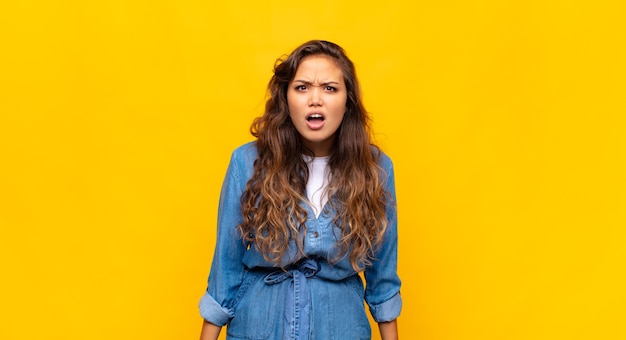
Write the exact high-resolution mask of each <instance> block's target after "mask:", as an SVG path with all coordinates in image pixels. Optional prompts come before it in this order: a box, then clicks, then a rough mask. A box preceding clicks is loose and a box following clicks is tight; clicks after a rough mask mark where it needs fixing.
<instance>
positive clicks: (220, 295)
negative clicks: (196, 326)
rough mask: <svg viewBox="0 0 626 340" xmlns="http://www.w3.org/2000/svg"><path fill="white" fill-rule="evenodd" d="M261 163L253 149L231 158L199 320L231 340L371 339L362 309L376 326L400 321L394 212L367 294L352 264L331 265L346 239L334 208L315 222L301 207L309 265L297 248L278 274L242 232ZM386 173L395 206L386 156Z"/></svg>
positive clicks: (368, 271) (367, 271) (383, 158)
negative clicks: (248, 191)
mask: <svg viewBox="0 0 626 340" xmlns="http://www.w3.org/2000/svg"><path fill="white" fill-rule="evenodd" d="M256 157H257V151H256V146H255V144H254V142H251V143H248V144H245V145H243V146H241V147H239V148H237V149H236V150H235V151H234V152H233V154H232V157H231V160H230V164H229V166H228V171H227V173H226V178H225V180H224V183H223V186H222V192H221V195H220V203H219V211H218V235H217V244H216V247H215V254H214V256H213V264H212V266H211V272H210V274H209V282H208V288H207V291H206V293H205V295H204V296H203V297H202V299H201V300H200V314H201V315H202V317H203V318H204V319H205V320H207V321H209V322H211V323H213V324H216V325H219V326H223V325H228V328H227V339H232V340H236V339H301V340H304V339H306V340H313V339H324V340H327V339H370V337H371V329H370V325H369V321H368V319H367V316H366V314H365V308H364V304H363V301H365V302H367V304H368V306H369V309H370V312H371V314H372V316H373V318H374V320H376V321H378V322H383V321H391V320H394V319H395V318H397V317H398V315H399V314H400V309H401V308H402V300H401V298H400V279H399V277H398V275H397V273H396V267H397V245H398V242H397V240H398V235H397V216H396V209H395V205H393V204H389V205H388V209H387V215H388V219H389V225H388V229H387V231H386V233H385V235H384V237H385V239H384V243H383V245H382V246H381V247H380V248H379V249H378V251H377V253H376V260H375V261H374V262H373V263H372V265H371V266H369V267H367V268H366V269H365V271H364V277H365V280H366V288H364V286H363V282H362V280H361V277H360V276H359V275H358V273H357V272H355V271H354V269H353V268H352V266H351V265H350V262H349V260H348V259H347V258H346V257H344V258H342V259H341V260H339V262H336V263H334V264H332V265H331V264H329V263H328V261H327V259H328V258H329V256H330V257H333V255H334V254H335V253H334V251H335V248H334V246H335V243H336V240H337V239H338V237H340V236H341V231H340V230H339V228H337V227H336V226H334V225H333V223H332V221H333V216H334V212H333V211H332V209H331V208H330V205H326V207H325V209H324V211H323V212H322V213H321V214H320V215H319V217H317V218H316V217H315V214H314V213H313V211H312V209H311V207H310V206H309V205H308V204H305V203H303V207H305V208H306V209H307V212H308V216H309V217H308V220H307V222H306V235H304V236H305V237H304V252H305V255H306V258H304V259H303V258H301V255H299V254H298V252H297V248H296V245H295V243H294V242H292V243H290V248H289V251H288V253H287V254H286V255H285V257H284V259H283V264H284V267H285V269H281V268H276V267H275V266H274V265H273V264H271V263H268V262H267V261H265V260H264V259H263V256H262V255H261V253H259V252H258V251H257V250H256V249H255V248H254V246H253V245H248V244H245V243H244V242H243V241H242V239H241V237H240V236H239V235H238V234H237V230H236V226H237V225H238V224H239V223H241V221H242V217H241V203H240V197H241V194H242V193H243V191H244V189H245V186H246V183H247V181H248V179H249V178H250V177H251V176H252V173H253V163H254V160H255V159H256ZM380 166H381V167H382V169H383V170H384V171H385V173H386V176H387V182H386V186H387V190H389V191H390V192H391V194H392V198H393V200H395V186H394V174H393V165H392V162H391V160H390V159H389V158H388V157H387V156H386V155H384V154H382V155H381V160H380Z"/></svg>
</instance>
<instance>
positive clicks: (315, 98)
mask: <svg viewBox="0 0 626 340" xmlns="http://www.w3.org/2000/svg"><path fill="white" fill-rule="evenodd" d="M320 105H322V97H321V95H320V89H319V87H313V88H312V89H311V91H309V106H320Z"/></svg>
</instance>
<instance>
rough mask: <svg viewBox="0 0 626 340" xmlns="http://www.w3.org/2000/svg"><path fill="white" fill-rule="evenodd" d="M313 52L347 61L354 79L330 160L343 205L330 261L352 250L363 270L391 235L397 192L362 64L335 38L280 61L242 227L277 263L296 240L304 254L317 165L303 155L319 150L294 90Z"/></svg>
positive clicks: (335, 198) (347, 74) (335, 204)
mask: <svg viewBox="0 0 626 340" xmlns="http://www.w3.org/2000/svg"><path fill="white" fill-rule="evenodd" d="M312 55H324V56H328V57H330V58H332V59H333V60H334V61H335V62H336V64H337V65H338V66H339V67H340V68H341V71H342V72H343V78H344V81H345V85H346V90H347V101H346V112H345V115H344V118H343V121H342V123H341V125H340V126H339V128H338V130H337V132H336V134H335V140H334V143H333V147H332V150H331V153H330V155H329V160H328V165H329V168H330V181H329V184H328V187H327V189H326V194H327V195H328V197H329V203H330V205H331V207H332V208H333V209H334V210H335V211H336V215H335V217H334V224H335V226H336V227H338V228H339V229H340V230H341V237H340V238H339V239H338V240H337V246H336V248H335V249H336V250H338V251H336V252H335V255H333V256H332V258H330V259H329V261H330V262H331V263H332V262H335V261H338V260H340V259H341V258H343V257H344V256H349V260H350V264H351V265H352V267H353V268H354V269H355V270H357V271H358V270H361V269H363V268H364V266H367V265H370V264H371V261H372V260H374V253H375V250H376V248H377V247H378V246H379V245H380V244H381V243H382V241H383V234H384V232H385V230H386V228H387V214H386V207H387V204H389V202H390V195H389V193H388V192H387V191H386V190H385V186H384V182H385V180H386V178H385V174H384V171H382V169H381V168H380V166H379V165H378V161H379V158H380V150H379V148H378V147H376V146H375V145H373V144H372V142H371V139H372V138H371V130H370V118H369V116H368V114H367V111H366V110H365V108H364V106H363V103H362V101H361V90H360V86H359V82H358V81H357V77H356V73H355V69H354V65H353V63H352V61H350V59H348V57H347V56H346V53H345V51H344V50H343V49H342V48H341V47H340V46H338V45H336V44H334V43H331V42H328V41H321V40H313V41H309V42H306V43H304V44H303V45H301V46H299V47H298V48H296V49H295V50H294V51H293V52H292V53H291V54H290V55H289V56H287V57H286V58H285V57H283V58H281V59H279V60H278V61H277V62H276V64H275V65H274V75H273V76H272V78H271V80H270V82H269V85H268V92H269V99H268V100H267V102H266V105H265V113H264V114H263V115H262V116H260V117H258V118H256V119H255V120H254V122H253V123H252V126H251V128H250V132H251V133H252V135H253V136H255V137H256V138H257V141H256V147H257V150H258V158H257V159H256V161H255V162H254V174H253V176H252V177H251V178H250V180H249V181H248V183H247V186H246V189H245V191H244V193H243V195H242V196H241V203H242V214H243V222H242V223H241V224H240V225H239V226H238V228H239V231H240V232H241V235H242V237H243V238H244V240H245V241H246V242H250V243H252V244H254V247H256V249H257V250H259V251H260V252H261V254H263V257H264V258H265V260H266V261H269V262H271V263H273V264H275V265H278V266H284V265H285V263H283V261H284V256H285V253H286V251H287V249H288V243H289V241H290V240H294V241H295V244H296V245H297V248H298V251H299V252H300V253H301V254H303V240H304V235H306V226H305V221H306V220H307V212H306V209H305V208H304V207H303V206H302V203H303V202H307V199H306V193H305V190H306V189H305V188H306V183H307V180H308V176H309V172H308V171H309V170H308V167H307V164H306V162H305V160H304V159H303V157H302V155H303V154H305V155H309V156H313V153H312V151H311V150H308V149H307V148H306V147H305V146H304V144H303V143H302V139H301V136H300V135H299V133H298V132H297V130H296V128H295V126H294V125H293V123H292V121H291V119H290V117H289V107H288V102H287V90H288V87H289V83H290V82H291V81H292V80H293V78H294V76H295V74H296V71H297V69H298V67H299V66H300V63H301V62H302V61H303V60H304V59H305V58H306V57H308V56H312ZM337 248H338V249H337ZM329 255H330V254H329Z"/></svg>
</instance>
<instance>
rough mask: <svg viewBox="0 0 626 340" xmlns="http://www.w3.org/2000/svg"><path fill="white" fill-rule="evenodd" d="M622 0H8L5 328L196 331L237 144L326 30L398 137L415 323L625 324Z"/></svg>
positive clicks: (97, 334)
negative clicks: (274, 80) (282, 74)
mask: <svg viewBox="0 0 626 340" xmlns="http://www.w3.org/2000/svg"><path fill="white" fill-rule="evenodd" d="M618 3H620V2H619V1H614V2H611V1H608V0H604V1H603V0H600V1H571V0H555V1H523V0H517V1H499V0H476V1H442V0H420V1H404V2H393V1H382V2H378V1H376V2H371V3H367V2H365V3H364V2H363V1H356V0H354V1H344V2H341V3H340V4H338V3H337V2H336V1H325V0H322V1H314V2H305V3H302V2H284V1H273V0H271V1H249V2H244V1H232V2H227V1H225V2H215V1H191V0H176V1H173V0H163V1H127V0H110V1H93V2H92V1H78V0H66V1H43V0H30V1H29V0H15V1H4V2H3V3H2V5H0V46H1V47H0V49H1V52H0V161H1V165H0V195H1V196H0V228H1V229H0V258H1V261H2V262H1V267H0V268H1V269H0V270H1V272H2V279H1V280H0V285H1V289H0V305H1V306H2V307H1V308H0V313H1V315H0V317H1V320H2V322H1V324H2V326H0V339H8V340H14V339H15V340H18V339H68V340H72V339H94V340H97V339H195V338H197V336H198V331H199V326H200V323H201V319H200V317H199V315H198V312H197V309H196V305H197V301H198V299H199V297H200V296H201V294H202V292H203V290H204V288H205V281H206V276H207V274H208V270H209V265H210V260H211V255H212V248H213V244H214V241H215V239H214V235H215V230H214V221H215V219H216V202H217V198H218V192H219V186H220V184H221V180H222V178H223V174H224V171H225V168H226V165H227V162H228V157H229V154H230V152H231V150H232V149H233V148H234V147H235V146H237V145H239V144H241V143H243V142H246V141H248V140H250V139H251V137H250V136H249V134H248V126H249V124H250V122H251V120H252V118H253V117H255V116H256V115H258V114H260V113H261V110H262V106H263V99H264V95H265V92H264V90H265V85H266V83H267V81H268V80H269V77H270V75H271V67H272V65H273V63H274V60H275V59H276V58H277V57H279V56H280V55H281V54H283V53H288V52H289V51H291V49H293V48H294V47H295V46H297V45H298V44H299V43H301V42H304V41H305V40H308V39H312V38H324V39H328V40H332V41H335V42H337V43H339V44H341V45H342V46H344V47H345V48H346V49H347V51H348V52H349V54H350V55H351V56H352V58H353V59H354V61H355V63H356V64H357V67H358V71H359V74H360V77H361V80H362V83H363V87H364V94H365V100H366V104H367V107H368V109H369V110H370V111H371V112H372V113H373V118H374V120H375V128H376V131H377V138H378V142H379V143H380V144H381V145H382V146H383V148H384V149H385V150H386V151H387V152H388V153H389V154H390V155H391V156H392V158H393V159H394V161H395V165H396V169H397V186H398V196H399V209H400V223H401V226H400V237H401V241H400V246H401V250H400V274H401V276H402V278H403V282H404V286H403V290H402V294H403V297H404V311H403V314H402V316H401V318H400V326H401V332H402V336H403V338H404V339H422V340H458V339H461V340H465V339H481V340H490V339H499V340H500V339H624V338H626V326H624V318H625V317H626V308H625V307H624V306H626V293H625V292H626V289H625V288H626V279H625V277H624V271H625V268H624V266H625V263H626V262H625V261H626V232H625V231H624V227H625V226H626V213H625V211H626V178H625V177H626V118H625V115H626V99H625V98H626V68H625V66H624V65H625V63H624V61H625V60H626V49H625V47H624V46H626V41H625V39H624V36H625V33H626V30H625V27H624V24H623V22H624V20H623V18H624V15H625V13H624V8H623V7H622V5H619V4H618ZM287 4H288V5H287Z"/></svg>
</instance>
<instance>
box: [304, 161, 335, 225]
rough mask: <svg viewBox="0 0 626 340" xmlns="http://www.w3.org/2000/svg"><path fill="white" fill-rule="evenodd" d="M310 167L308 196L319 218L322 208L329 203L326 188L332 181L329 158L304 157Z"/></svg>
mask: <svg viewBox="0 0 626 340" xmlns="http://www.w3.org/2000/svg"><path fill="white" fill-rule="evenodd" d="M302 157H303V159H304V160H305V162H306V163H307V165H308V166H309V180H308V182H307V183H306V196H307V198H308V199H309V202H310V203H311V205H312V207H313V212H315V217H319V215H320V214H321V213H322V208H324V205H325V204H326V202H328V195H327V193H326V187H328V181H329V179H330V171H329V169H328V156H325V157H309V156H304V155H303V156H302Z"/></svg>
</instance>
